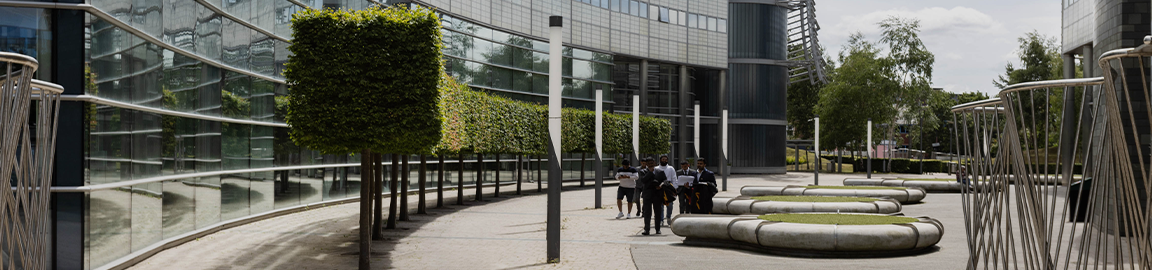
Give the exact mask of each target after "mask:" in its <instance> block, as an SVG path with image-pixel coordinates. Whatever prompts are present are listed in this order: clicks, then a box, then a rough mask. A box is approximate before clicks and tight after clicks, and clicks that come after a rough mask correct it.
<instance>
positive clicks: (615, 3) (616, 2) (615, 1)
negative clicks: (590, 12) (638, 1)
mask: <svg viewBox="0 0 1152 270" xmlns="http://www.w3.org/2000/svg"><path fill="white" fill-rule="evenodd" d="M612 11H616V12H619V11H620V0H612Z"/></svg>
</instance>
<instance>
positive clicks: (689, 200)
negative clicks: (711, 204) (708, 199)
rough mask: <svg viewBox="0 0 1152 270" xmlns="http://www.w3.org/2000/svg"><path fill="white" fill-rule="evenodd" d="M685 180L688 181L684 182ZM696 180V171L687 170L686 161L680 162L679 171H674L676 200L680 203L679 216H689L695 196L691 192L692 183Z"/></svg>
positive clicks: (694, 202)
mask: <svg viewBox="0 0 1152 270" xmlns="http://www.w3.org/2000/svg"><path fill="white" fill-rule="evenodd" d="M685 179H690V180H688V181H685ZM695 179H696V171H695V170H692V169H689V168H688V161H681V162H680V170H679V171H676V180H675V183H676V184H675V185H676V198H677V199H679V201H680V214H689V213H693V212H695V210H693V208H695V207H694V205H695V204H696V198H695V197H696V196H694V195H695V194H694V193H693V192H692V182H693V181H695Z"/></svg>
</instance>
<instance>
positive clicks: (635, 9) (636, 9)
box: [629, 0, 642, 16]
mask: <svg viewBox="0 0 1152 270" xmlns="http://www.w3.org/2000/svg"><path fill="white" fill-rule="evenodd" d="M631 2H632V8H631V9H629V10H631V11H632V12H631V13H632V16H640V13H641V12H640V11H641V10H642V9H640V2H637V1H635V0H633V1H631Z"/></svg>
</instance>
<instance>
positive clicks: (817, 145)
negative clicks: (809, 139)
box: [808, 115, 821, 185]
mask: <svg viewBox="0 0 1152 270" xmlns="http://www.w3.org/2000/svg"><path fill="white" fill-rule="evenodd" d="M814 116H815V118H812V119H808V121H816V132H815V133H816V137H815V140H813V144H814V145H815V147H813V148H814V149H813V150H814V151H815V154H816V169H815V170H813V172H815V174H813V178H814V180H815V182H814V184H816V185H820V165H821V162H820V161H821V160H820V115H814Z"/></svg>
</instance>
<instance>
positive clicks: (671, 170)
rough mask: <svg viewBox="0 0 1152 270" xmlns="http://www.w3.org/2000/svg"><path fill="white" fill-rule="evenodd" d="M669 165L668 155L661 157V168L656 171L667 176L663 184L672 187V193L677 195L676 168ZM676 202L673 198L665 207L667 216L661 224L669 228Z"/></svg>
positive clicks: (658, 167)
mask: <svg viewBox="0 0 1152 270" xmlns="http://www.w3.org/2000/svg"><path fill="white" fill-rule="evenodd" d="M668 163H669V161H668V155H662V156H660V166H657V167H656V170H658V171H662V172H664V175H665V176H666V180H664V182H663V183H661V184H664V183H667V184H668V185H672V189H673V191H672V193H673V194H675V193H676V192H675V189H676V187H675V182H676V168H675V167H672V166H671V165H669V164H668ZM675 201H676V199H675V198H672V200H671V201H668V202H667V203H666V204H665V205H664V215H666V216H665V217H664V222H663V223H660V224H661V225H663V226H668V221H671V220H672V206H673V205H674V204H675V203H674V202H675Z"/></svg>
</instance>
